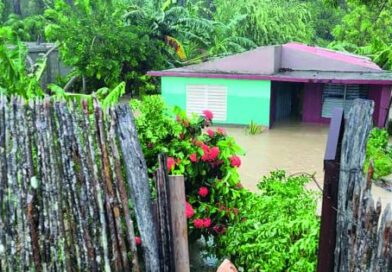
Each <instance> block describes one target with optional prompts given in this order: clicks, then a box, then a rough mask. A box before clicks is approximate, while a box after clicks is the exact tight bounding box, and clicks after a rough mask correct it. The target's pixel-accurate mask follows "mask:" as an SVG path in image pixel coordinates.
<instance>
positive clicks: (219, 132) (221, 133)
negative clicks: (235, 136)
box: [216, 127, 226, 135]
mask: <svg viewBox="0 0 392 272" xmlns="http://www.w3.org/2000/svg"><path fill="white" fill-rule="evenodd" d="M216 132H217V133H218V134H220V135H225V134H226V131H225V129H224V128H221V127H219V128H217V129H216Z"/></svg>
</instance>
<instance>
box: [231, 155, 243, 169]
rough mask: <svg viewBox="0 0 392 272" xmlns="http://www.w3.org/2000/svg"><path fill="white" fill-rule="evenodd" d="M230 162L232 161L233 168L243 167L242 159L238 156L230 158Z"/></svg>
mask: <svg viewBox="0 0 392 272" xmlns="http://www.w3.org/2000/svg"><path fill="white" fill-rule="evenodd" d="M229 160H230V165H231V166H232V167H240V166H241V159H240V157H238V156H231V157H230V158H229Z"/></svg>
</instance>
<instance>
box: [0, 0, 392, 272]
mask: <svg viewBox="0 0 392 272" xmlns="http://www.w3.org/2000/svg"><path fill="white" fill-rule="evenodd" d="M0 21H1V26H0V71H1V73H0V93H1V94H4V95H8V96H11V95H19V96H22V97H24V98H26V99H36V98H42V97H44V96H52V97H53V98H54V99H69V100H75V99H76V100H87V101H88V102H89V104H90V105H91V104H92V103H93V102H94V101H95V100H99V101H101V103H102V104H103V106H104V107H107V106H111V105H113V104H115V103H117V102H118V101H119V99H120V97H121V96H122V95H123V94H125V93H128V94H130V95H131V96H132V97H134V98H135V97H136V98H139V99H138V100H137V99H132V101H131V106H132V108H133V110H134V112H135V116H136V119H135V122H136V126H137V129H138V133H139V139H140V142H141V145H142V149H143V152H144V155H145V158H146V162H147V166H148V170H149V174H150V176H152V174H153V173H154V171H155V170H156V168H157V156H158V154H160V153H166V154H167V156H168V158H167V169H168V172H169V173H171V174H182V175H184V176H185V179H186V196H187V203H184V204H185V205H186V215H187V217H188V223H189V229H190V238H191V239H190V240H191V241H195V240H197V239H199V238H201V237H204V238H205V240H211V239H212V241H213V246H211V247H210V248H209V252H211V253H212V254H215V255H216V256H217V257H219V258H221V257H230V258H231V259H232V260H233V261H234V262H235V263H236V264H237V265H238V266H239V267H241V268H242V269H244V271H314V269H315V261H316V248H317V241H318V238H317V237H318V224H319V221H318V218H317V216H316V215H315V212H314V210H315V200H314V196H313V195H312V194H310V193H309V192H307V191H306V190H305V189H304V188H303V185H304V183H306V182H307V181H308V179H307V178H306V177H287V176H286V175H285V173H284V172H281V171H278V172H274V173H272V174H271V175H270V176H269V177H265V178H264V179H263V180H262V182H260V184H259V186H258V188H259V192H257V193H256V194H255V193H251V192H249V191H247V190H246V189H244V188H242V186H241V183H240V177H239V174H238V168H239V167H240V166H241V155H243V152H242V150H241V148H240V147H239V146H238V145H237V143H236V142H235V140H234V139H233V138H232V137H230V136H229V135H227V133H226V132H225V131H224V130H223V129H221V128H213V127H212V123H213V113H211V112H209V111H208V109H206V111H205V112H204V114H203V115H202V116H197V115H194V116H191V117H189V116H187V115H186V114H185V112H184V111H183V110H182V109H179V108H174V109H172V108H168V107H167V106H166V105H165V104H164V102H163V101H162V99H161V98H160V97H159V96H149V94H157V93H159V82H157V80H156V79H154V78H151V77H149V76H147V75H146V73H147V71H150V70H159V69H165V68H173V67H178V66H183V65H188V64H195V63H199V62H201V61H205V60H209V59H214V58H217V57H220V56H224V55H229V54H234V53H239V52H243V51H245V50H248V49H252V48H255V47H257V46H262V45H270V44H278V43H285V42H289V41H297V42H302V43H307V44H311V45H318V46H325V47H330V48H334V49H338V50H343V51H347V52H352V53H356V54H362V55H365V56H368V57H370V58H372V59H373V60H374V61H375V62H376V63H378V64H379V65H380V66H381V67H382V68H384V69H392V47H391V46H392V24H391V22H392V0H290V1H287V0H249V1H234V0H2V1H0ZM26 41H37V42H39V43H40V42H51V43H53V44H54V45H55V49H57V48H58V50H59V53H60V57H61V60H62V62H63V63H65V64H66V65H68V66H69V67H70V68H71V72H70V73H69V74H66V75H62V77H60V78H58V79H57V80H56V81H55V82H51V83H52V84H49V85H48V86H43V85H42V84H41V83H42V82H41V78H42V75H43V73H44V71H45V69H46V67H47V57H48V56H47V55H43V56H41V57H40V58H38V59H37V60H35V61H33V60H31V58H29V56H28V49H27V46H26V44H25V43H24V42H26ZM259 132H260V127H259V126H258V125H257V124H255V123H253V122H252V123H251V124H250V126H249V133H250V134H256V133H259ZM388 140H389V138H388V134H387V132H386V131H384V130H378V129H375V130H373V131H372V133H371V136H370V138H369V143H368V149H367V161H366V166H367V167H368V166H369V164H370V162H371V161H373V163H374V169H375V178H379V177H382V176H385V175H388V174H389V173H391V172H392V155H391V154H392V152H391V148H390V146H389V144H388ZM139 242H140V241H139Z"/></svg>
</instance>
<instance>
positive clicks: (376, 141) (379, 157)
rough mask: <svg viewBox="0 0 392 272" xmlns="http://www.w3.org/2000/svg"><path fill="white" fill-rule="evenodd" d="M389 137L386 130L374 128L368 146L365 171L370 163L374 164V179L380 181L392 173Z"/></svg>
mask: <svg viewBox="0 0 392 272" xmlns="http://www.w3.org/2000/svg"><path fill="white" fill-rule="evenodd" d="M388 141H389V135H388V132H387V131H386V130H385V129H379V128H374V129H372V131H371V132H370V135H369V139H368V142H367V146H366V162H365V171H367V169H368V168H369V164H370V161H373V163H374V174H373V178H374V179H376V180H377V179H380V178H381V177H383V176H387V175H389V174H391V173H392V151H391V149H390V147H389V145H388Z"/></svg>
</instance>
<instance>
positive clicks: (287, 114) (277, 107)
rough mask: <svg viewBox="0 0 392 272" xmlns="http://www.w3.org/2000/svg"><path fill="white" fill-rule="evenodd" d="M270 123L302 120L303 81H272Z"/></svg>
mask: <svg viewBox="0 0 392 272" xmlns="http://www.w3.org/2000/svg"><path fill="white" fill-rule="evenodd" d="M271 90H272V94H271V123H272V124H273V123H274V122H276V121H284V120H293V121H300V120H302V104H303V94H304V84H303V83H295V82H294V83H292V82H272V86H271Z"/></svg>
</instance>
